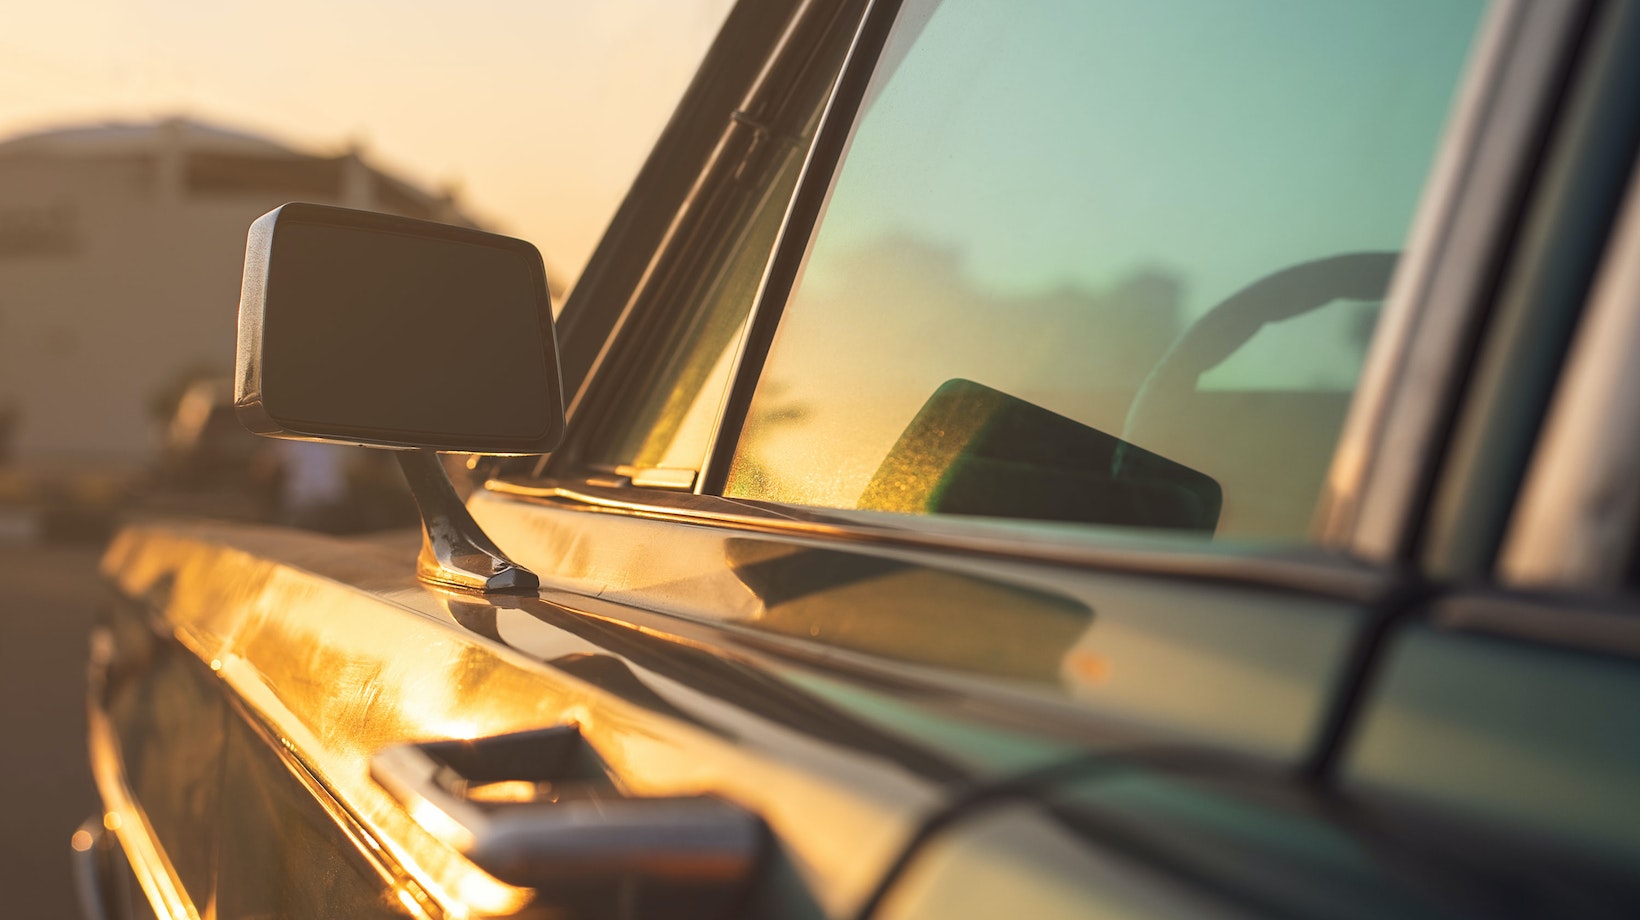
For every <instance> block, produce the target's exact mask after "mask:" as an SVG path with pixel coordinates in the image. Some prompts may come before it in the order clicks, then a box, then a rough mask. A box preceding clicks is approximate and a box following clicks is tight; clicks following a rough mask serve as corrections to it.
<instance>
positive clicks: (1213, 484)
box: [726, 0, 1484, 538]
mask: <svg viewBox="0 0 1640 920" xmlns="http://www.w3.org/2000/svg"><path fill="white" fill-rule="evenodd" d="M910 6H912V7H914V8H913V9H909V10H907V12H906V13H905V14H903V16H902V20H901V23H900V25H899V26H897V27H896V32H895V34H894V35H893V37H892V38H891V39H890V47H889V48H888V50H887V51H886V52H885V61H886V62H888V63H887V64H886V65H885V67H884V68H883V70H884V71H885V72H889V71H891V73H889V75H888V76H887V77H886V78H885V77H884V76H883V75H881V74H880V75H879V77H878V78H877V85H875V86H874V87H873V88H872V91H871V95H870V97H869V99H868V103H867V106H866V110H865V112H864V114H863V116H862V117H861V119H860V122H859V124H858V125H857V126H856V133H855V136H854V138H853V142H852V145H851V147H850V152H849V155H848V158H847V160H846V162H845V164H844V166H843V168H842V170H841V172H840V174H839V176H838V178H837V179H836V182H835V186H834V188H833V190H832V195H831V200H830V202H829V205H828V208H827V213H826V215H825V217H824V219H823V222H822V225H821V228H820V231H819V233H818V235H817V237H816V239H815V240H814V241H813V243H812V246H811V250H810V252H809V255H808V260H807V263H806V266H805V269H804V274H803V277H802V278H801V279H800V281H799V284H798V286H797V289H796V291H795V293H794V294H793V297H792V299H791V302H790V303H789V304H788V306H787V308H786V312H785V315H784V317H783V319H782V326H781V328H780V330H779V332H778V334H777V336H776V339H775V342H774V344H773V347H772V350H771V352H770V354H769V357H768V360H767V363H766V365H765V368H764V372H763V376H762V378H761V380H760V382H759V385H758V389H757V393H756V396H755V398H754V400H753V404H752V408H751V413H750V416H749V418H748V420H747V424H746V426H745V431H744V435H743V438H742V441H741V444H740V446H739V449H738V451H737V453H736V456H735V458H734V462H733V466H732V468H731V470H730V474H729V481H728V485H727V489H726V492H727V494H730V495H733V496H737V497H746V498H757V499H768V500H775V501H786V502H794V503H802V504H810V505H818V506H824V507H834V508H878V509H884V510H896V511H911V512H922V513H929V512H942V513H964V514H984V515H996V516H1004V517H1019V518H1046V519H1064V520H1076V521H1090V522H1099V523H1110V524H1123V525H1137V526H1155V527H1167V528H1173V529H1181V530H1187V531H1197V532H1216V533H1218V534H1220V535H1246V536H1253V535H1261V536H1277V537H1287V538H1298V537H1302V535H1303V534H1304V533H1305V531H1306V529H1307V526H1308V523H1309V519H1310V517H1311V515H1312V513H1313V508H1314V505H1315V502H1316V499H1317V496H1318V495H1319V493H1320V487H1321V480H1322V477H1323V476H1324V474H1325V471H1326V467H1327V465H1328V463H1329V462H1330V458H1331V454H1332V449H1333V444H1334V442H1335V440H1336V437H1337V434H1338V430H1339V428H1340V426H1341V424H1342V419H1343V414H1344V411H1345V408H1346V405H1347V402H1348V399H1349V397H1350V394H1351V391H1352V389H1353V387H1354V385H1355V380H1356V375H1357V373H1358V372H1359V370H1360V367H1361V362H1362V357H1363V354H1364V351H1365V347H1366V344H1367V341H1368V339H1369V338H1370V336H1371V333H1372V329H1373V326H1374V324H1375V321H1376V315H1377V306H1378V304H1377V301H1378V300H1380V299H1381V297H1382V293H1383V288H1384V286H1385V285H1386V284H1387V280H1388V276H1389V274H1390V272H1391V271H1392V270H1393V266H1394V263H1395V259H1396V255H1397V251H1398V250H1399V248H1400V246H1401V241H1402V239H1403V237H1404V236H1405V234H1406V230H1407V227H1408V224H1409V223H1410V220H1411V216H1412V212H1413V208H1414V205H1415V203H1416V201H1417V198H1418V195H1419V192H1420V190H1421V187H1422V185H1423V182H1424V176H1425V172H1426V170H1427V169H1428V166H1429V164H1430V161H1431V159H1432V155H1433V152H1434V148H1435V144H1436V141H1437V139H1438V136H1439V133H1440V128H1441V125H1442V122H1443V120H1444V118H1445V114H1446V109H1447V106H1448V103H1449V101H1450V99H1451V97H1452V94H1453V91H1454V88H1455V85H1456V83H1457V80H1458V77H1459V74H1460V71H1461V69H1462V65H1463V61H1464V58H1465V56H1466V53H1467V50H1468V45H1469V42H1470V39H1471V37H1472V35H1473V32H1474V30H1475V28H1476V26H1477V22H1478V19H1479V16H1480V13H1481V11H1482V8H1483V6H1484V4H1483V3H1482V2H1480V0H1467V2H1465V0H1451V2H1440V3H1430V2H1428V0H1377V2H1374V3H1317V2H1311V0H1258V2H1243V3H1234V4H1230V3H1223V2H1220V0H1153V2H1147V3H1114V2H1104V3H1090V2H1084V0H1064V2H1034V3H1016V2H1003V0H946V2H944V3H942V4H939V5H938V6H937V7H930V6H929V5H926V4H924V5H922V6H921V7H920V8H915V7H918V6H919V5H918V4H910ZM885 79H886V82H885ZM1238 292H1239V293H1238ZM1221 304H1223V306H1219V305H1221Z"/></svg>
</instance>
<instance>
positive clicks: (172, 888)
mask: <svg viewBox="0 0 1640 920" xmlns="http://www.w3.org/2000/svg"><path fill="white" fill-rule="evenodd" d="M95 699H96V697H95V696H93V700H95ZM86 718H87V721H88V723H89V725H88V731H87V746H88V747H89V749H90V754H91V778H92V782H93V783H94V784H95V785H96V787H97V794H98V795H99V796H101V797H102V802H103V827H105V828H107V829H108V830H109V831H111V832H113V834H114V839H115V840H118V841H119V844H120V848H121V849H122V850H124V851H125V858H126V861H127V862H128V863H130V865H131V874H132V875H133V876H135V877H136V879H137V884H138V885H140V886H141V887H142V890H143V893H144V894H145V895H147V896H148V902H149V903H150V904H151V905H153V908H154V913H155V914H156V915H157V916H160V917H169V918H172V920H199V910H198V909H197V908H195V907H194V903H193V901H191V900H189V898H188V893H187V892H186V891H185V890H184V889H183V887H182V881H181V879H179V878H178V877H177V873H176V869H174V868H173V867H172V866H171V860H170V858H169V857H167V856H166V855H165V848H164V847H162V846H161V845H160V843H159V839H158V838H157V837H156V836H155V835H154V828H153V826H152V825H150V824H149V823H148V816H147V815H145V814H144V813H143V811H142V808H141V806H139V805H138V804H137V801H136V797H135V796H133V795H132V793H131V789H130V787H129V786H127V785H126V783H125V770H124V768H123V767H122V766H121V758H120V752H119V739H118V738H117V737H115V734H114V727H113V725H112V724H110V723H109V721H108V716H107V714H105V713H104V712H103V711H102V707H100V706H98V705H96V703H95V702H93V703H92V705H91V706H90V707H88V709H87V713H86Z"/></svg>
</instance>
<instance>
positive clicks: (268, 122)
mask: <svg viewBox="0 0 1640 920" xmlns="http://www.w3.org/2000/svg"><path fill="white" fill-rule="evenodd" d="M728 5H729V3H728V0H665V2H654V0H648V2H645V0H599V2H596V3H593V2H586V0H469V2H464V3H460V4H457V3H452V2H445V3H434V2H430V0H394V2H389V0H279V2H274V3H269V2H246V0H211V2H203V0H194V2H189V0H52V2H50V3H47V2H40V0H36V2H33V3H25V2H12V3H6V4H3V5H0V138H5V137H10V136H13V135H15V134H19V133H26V132H31V131H36V130H42V129H48V128H51V127H56V126H61V125H71V124H83V123H86V122H95V121H107V120H147V119H153V118H164V117H168V116H173V115H182V116H187V117H190V118H195V119H199V120H202V121H207V122H212V123H216V124H220V125H222V126H224V127H229V128H234V129H238V130H243V131H249V132H252V133H256V134H263V135H266V136H268V137H271V138H273V139H276V140H279V141H282V142H284V143H287V144H290V145H291V146H294V147H297V148H298V149H301V150H304V151H309V152H314V153H321V154H335V153H340V152H342V151H344V150H346V149H348V148H349V147H350V146H352V145H358V146H359V147H360V148H361V149H362V150H363V152H364V154H365V156H366V158H367V159H369V160H370V161H372V162H373V163H375V164H376V165H378V166H380V167H383V168H385V169H387V170H389V171H392V172H395V173H397V174H399V175H401V176H404V177H405V178H408V179H410V180H412V181H414V182H417V183H418V184H421V185H423V186H426V187H430V188H439V187H445V186H449V187H453V188H454V189H455V190H456V193H457V198H458V201H459V202H461V203H462V205H463V206H464V207H465V209H466V210H467V211H468V213H470V214H472V215H473V216H475V217H477V218H478V219H479V220H481V221H483V222H485V223H487V224H488V225H489V226H490V227H491V228H492V229H495V230H499V231H501V232H506V233H510V234H513V235H516V236H521V237H523V238H525V239H528V240H530V241H532V242H534V243H535V244H536V245H537V246H538V247H539V248H540V249H541V250H542V252H543V254H544V256H545V258H546V261H547V265H548V269H549V271H550V272H552V274H553V275H554V276H555V277H554V279H553V280H554V285H555V286H559V285H563V286H566V287H567V286H568V285H569V284H571V283H572V282H573V280H574V278H575V276H576V275H578V274H579V273H580V270H581V268H582V266H583V265H584V264H585V262H586V260H587V258H588V257H589V256H590V255H591V252H592V249H593V247H594V246H595V245H596V243H597V239H598V236H599V235H600V234H601V232H602V230H603V228H604V225H605V224H606V223H607V222H608V220H609V218H610V216H611V215H612V214H613V213H614V210H615V208H616V207H617V206H618V205H619V203H620V200H621V197H622V195H623V194H624V193H625V190H626V187H627V185H628V183H629V182H630V181H631V179H632V177H633V176H634V175H635V174H636V172H637V170H638V168H639V167H640V166H641V165H642V162H643V158H644V156H645V155H646V154H647V153H648V150H649V145H650V143H651V142H652V141H653V139H654V138H655V136H656V135H657V134H658V133H659V131H660V129H661V127H662V126H663V125H664V123H665V120H666V118H667V117H668V116H669V115H670V114H671V110H672V107H673V105H674V104H675V103H676V101H677V98H678V96H679V95H680V94H681V93H682V91H683V88H684V86H685V85H686V83H687V81H688V79H689V78H690V76H692V75H693V73H694V69H695V66H696V65H697V64H698V63H699V60H700V57H701V55H702V54H704V52H705V49H706V47H707V46H708V44H710V42H711V39H712V37H713V36H714V35H715V34H716V32H717V29H718V26H719V25H721V23H722V20H723V17H724V16H725V15H726V13H727V7H728Z"/></svg>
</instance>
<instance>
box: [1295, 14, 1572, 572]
mask: <svg viewBox="0 0 1640 920" xmlns="http://www.w3.org/2000/svg"><path fill="white" fill-rule="evenodd" d="M1588 7H1589V4H1588V3H1586V2H1584V0H1499V2H1498V3H1497V4H1496V5H1494V6H1493V8H1492V9H1491V11H1490V12H1489V14H1488V19H1487V22H1486V24H1485V26H1484V27H1483V28H1482V30H1481V32H1480V35H1479V37H1478V39H1477V41H1476V45H1475V49H1474V52H1473V63H1472V64H1471V66H1470V68H1469V71H1468V74H1467V76H1466V78H1465V80H1464V83H1463V85H1462V88H1461V89H1460V91H1459V93H1458V95H1457V97H1456V101H1455V103H1454V106H1453V111H1452V115H1451V121H1450V122H1449V125H1448V128H1447V132H1446V137H1445V139H1444V140H1443V142H1442V144H1441V147H1440V152H1439V153H1438V154H1437V158H1436V162H1435V166H1434V169H1433V170H1432V172H1431V175H1430V179H1429V183H1428V186H1427V187H1426V189H1425V193H1424V197H1423V202H1422V204H1421V205H1420V208H1419V211H1418V214H1417V217H1416V219H1415V220H1414V222H1413V229H1412V232H1411V234H1410V235H1409V237H1408V240H1407V247H1406V256H1405V257H1404V260H1403V263H1402V265H1401V266H1400V268H1399V270H1398V271H1397V272H1396V278H1395V281H1394V283H1393V285H1392V286H1391V289H1390V295H1389V298H1388V299H1387V302H1386V305H1385V309H1384V317H1383V320H1382V321H1381V325H1380V328H1379V330H1378V333H1377V335H1376V336H1375V338H1374V343H1373V347H1372V349H1371V350H1370V352H1369V353H1368V356H1367V362H1366V366H1365V367H1364V368H1363V370H1362V374H1361V383H1360V385H1359V387H1358V388H1357V396H1356V398H1355V400H1354V401H1353V402H1352V404H1351V407H1350V412H1349V415H1348V417H1347V419H1346V421H1345V426H1344V432H1343V436H1342V437H1341V438H1340V441H1339V446H1338V450H1337V452H1336V453H1335V455H1334V458H1333V465H1332V468H1331V470H1330V471H1329V473H1328V478H1327V487H1326V494H1325V495H1324V497H1323V502H1322V507H1321V509H1320V513H1319V514H1318V515H1317V524H1316V531H1317V535H1318V536H1319V537H1320V538H1321V540H1322V542H1323V543H1324V544H1325V545H1327V546H1330V547H1333V548H1335V549H1338V550H1341V551H1345V552H1349V553H1352V554H1354V555H1356V556H1358V557H1360V558H1363V559H1368V560H1373V561H1377V562H1389V561H1392V560H1395V559H1397V558H1401V557H1403V556H1404V555H1405V554H1406V553H1407V551H1408V550H1409V545H1410V541H1411V537H1412V532H1413V529H1414V527H1415V526H1416V524H1417V518H1418V515H1419V512H1420V509H1421V508H1422V506H1423V492H1424V490H1425V489H1426V488H1427V487H1428V484H1429V482H1430V477H1431V475H1432V473H1433V469H1434V467H1435V464H1436V461H1437V454H1438V448H1439V444H1440V442H1441V440H1442V439H1443V437H1444V436H1445V430H1446V427H1447V419H1448V415H1449V413H1450V411H1451V406H1452V405H1453V403H1454V401H1455V400H1456V398H1457V396H1458V394H1459V393H1460V392H1461V389H1462V386H1463V382H1464V380H1465V378H1466V365H1467V362H1466V361H1465V360H1463V359H1464V356H1465V354H1466V351H1467V350H1468V348H1469V345H1470V342H1471V340H1472V337H1473V335H1474V334H1475V330H1476V328H1477V324H1478V323H1479V321H1480V319H1481V317H1482V316H1483V314H1484V309H1485V305H1486V303H1485V302H1486V299H1487V297H1488V296H1489V293H1490V290H1491V287H1492V284H1493V282H1494V280H1495V275H1496V270H1497V264H1498V262H1499V260H1500V258H1501V252H1500V249H1501V247H1502V246H1503V245H1504V244H1505V243H1506V242H1507V239H1508V236H1509V233H1510V228H1512V227H1513V220H1512V218H1513V215H1514V212H1515V210H1516V208H1517V206H1518V201H1517V199H1518V197H1519V194H1518V193H1519V190H1520V188H1521V186H1522V184H1523V182H1524V181H1525V180H1526V179H1527V178H1528V176H1529V174H1530V172H1531V170H1532V168H1533V166H1534V164H1535V162H1536V157H1537V149H1538V146H1539V145H1538V144H1537V143H1535V141H1536V139H1537V137H1538V135H1539V134H1540V133H1541V131H1542V130H1543V125H1544V123H1545V120H1546V119H1547V117H1548V115H1549V114H1550V113H1551V112H1552V110H1553V108H1554V102H1555V99H1556V92H1557V82H1556V80H1555V79H1554V77H1555V75H1556V74H1557V73H1558V72H1559V71H1560V69H1561V67H1562V66H1563V63H1564V59H1565V57H1566V54H1567V53H1568V49H1569V48H1570V46H1571V42H1572V39H1573V38H1575V36H1576V34H1577V32H1578V28H1579V26H1580V24H1581V23H1582V22H1583V21H1584V17H1585V14H1586V11H1587V9H1588Z"/></svg>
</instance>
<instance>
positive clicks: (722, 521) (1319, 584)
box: [484, 479, 1385, 601]
mask: <svg viewBox="0 0 1640 920" xmlns="http://www.w3.org/2000/svg"><path fill="white" fill-rule="evenodd" d="M484 489H485V491H487V492H490V493H494V494H497V495H506V496H510V497H512V498H520V499H526V500H534V501H539V502H543V503H549V504H552V505H554V506H557V507H562V508H566V509H570V510H575V511H580V512H588V513H594V514H598V513H603V514H622V515H627V516H631V517H640V518H649V519H653V520H664V521H672V522H675V523H681V524H710V525H712V526H714V527H722V528H728V529H732V530H743V531H748V532H753V533H766V534H778V535H784V536H796V537H808V538H816V539H821V540H825V541H828V542H836V543H845V544H850V543H851V544H856V545H870V546H882V547H890V548H897V549H906V550H911V551H917V550H937V551H940V552H942V553H957V554H962V555H970V556H982V557H986V558H993V559H1009V560H1014V561H1019V562H1031V563H1040V564H1045V565H1070V566H1075V567H1078V568H1089V569H1102V570H1107V571H1119V572H1128V573H1132V574H1136V575H1161V576H1167V577H1173V578H1186V579H1199V580H1201V581H1209V582H1225V583H1234V584H1252V585H1262V586H1265V587H1271V588H1277V589H1287V590H1294V591H1300V592H1304V593H1312V594H1322V595H1326V596H1332V597H1342V598H1352V599H1356V600H1361V601H1370V600H1371V599H1373V598H1376V597H1377V596H1378V595H1379V594H1380V593H1381V592H1382V590H1383V587H1384V579H1385V573H1384V572H1383V571H1382V570H1380V569H1378V568H1376V567H1373V566H1370V565H1365V564H1362V563H1360V562H1358V561H1355V560H1352V559H1348V558H1345V557H1341V556H1338V555H1334V554H1329V553H1324V552H1320V551H1317V550H1314V549H1313V548H1306V547H1285V546H1283V547H1267V548H1265V549H1264V551H1262V552H1256V551H1254V552H1249V551H1248V550H1247V548H1246V547H1240V548H1238V549H1236V550H1227V549H1225V547H1224V546H1222V545H1219V546H1214V545H1210V544H1206V543H1203V544H1199V545H1192V544H1190V543H1189V542H1187V541H1182V540H1178V539H1174V538H1169V537H1166V536H1160V537H1158V536H1155V535H1144V534H1116V533H1110V532H1102V531H1098V530H1091V529H1090V530H1083V531H1081V532H1079V533H1077V534H1076V537H1075V539H1065V538H1057V537H1056V535H1040V536H1039V535H1029V534H1025V533H1023V532H1021V531H1020V530H1019V529H1018V528H1010V527H1008V526H1006V525H1005V524H1004V525H1000V526H989V525H988V524H987V523H986V522H984V521H976V520H959V521H951V520H940V519H934V518H928V517H912V516H907V515H896V514H891V513H888V512H877V511H838V510H830V509H825V510H819V509H802V508H781V507H780V506H777V505H775V504H773V503H761V502H746V501H738V500H735V499H726V498H718V497H715V496H710V495H694V494H690V493H687V492H663V491H660V490H643V491H635V490H633V489H628V488H619V487H616V488H600V487H597V486H595V485H592V484H590V483H587V484H572V483H551V482H547V483H536V482H517V481H513V480H507V479H491V480H489V481H488V482H486V483H485V484H484ZM776 509H778V510H776ZM799 515H801V516H799ZM902 518H903V521H904V526H896V524H898V523H900V520H901V519H902Z"/></svg>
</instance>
